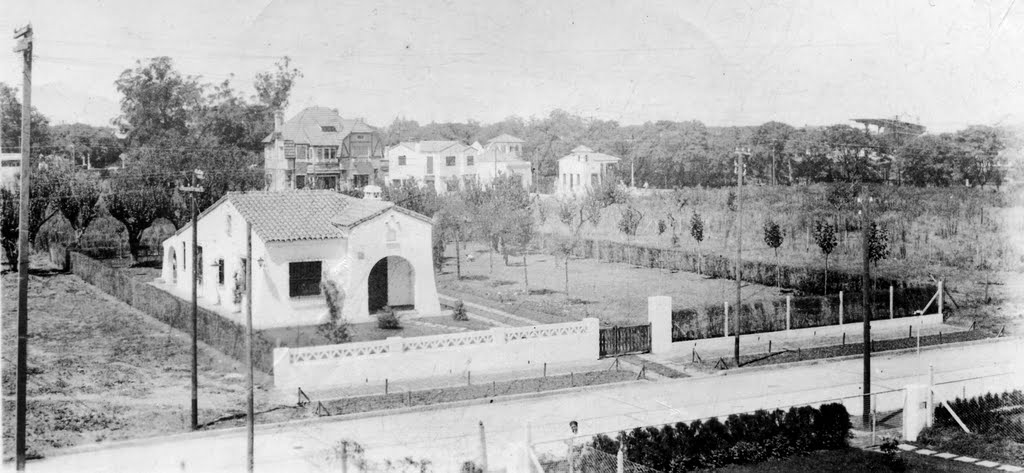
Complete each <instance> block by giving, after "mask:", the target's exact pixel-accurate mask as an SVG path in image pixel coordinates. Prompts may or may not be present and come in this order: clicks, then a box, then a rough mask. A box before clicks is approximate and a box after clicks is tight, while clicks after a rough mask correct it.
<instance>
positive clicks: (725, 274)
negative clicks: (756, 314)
mask: <svg viewBox="0 0 1024 473" xmlns="http://www.w3.org/2000/svg"><path fill="white" fill-rule="evenodd" d="M567 240H568V237H564V236H560V235H553V234H542V235H539V236H538V238H537V244H538V246H539V247H540V249H541V250H543V251H547V252H553V251H554V250H555V249H556V248H558V246H559V242H562V241H567ZM573 254H574V256H576V257H581V258H594V259H597V260H600V261H608V262H613V263H628V264H632V265H636V266H643V267H648V268H662V269H674V270H677V271H689V272H694V273H696V272H697V269H698V267H697V264H698V255H697V254H696V253H691V252H688V251H685V250H683V249H679V248H658V247H651V246H645V245H640V244H632V243H621V242H615V241H608V240H594V239H582V240H580V242H579V245H578V246H577V247H576V249H575V251H574V253H573ZM776 266H777V267H776ZM742 269H743V271H742V274H741V276H742V277H743V280H744V281H748V282H752V283H756V284H762V285H765V286H776V285H780V286H782V287H786V288H792V289H796V290H799V291H802V292H805V293H808V294H822V293H824V292H825V291H824V289H825V273H824V271H822V270H820V269H818V268H807V267H805V266H790V265H786V264H779V265H776V264H774V263H764V262H759V261H743V268H742ZM701 270H702V271H701V272H702V273H703V274H705V275H707V276H710V277H713V278H718V279H735V277H736V276H735V261H734V260H733V259H731V258H726V257H724V256H721V255H704V256H703V265H702V266H701ZM874 282H875V285H876V287H881V288H888V287H889V286H894V287H895V288H898V289H901V290H906V291H921V292H924V293H927V294H928V295H929V297H930V296H931V294H933V293H934V292H935V286H931V285H920V286H915V285H908V284H907V283H906V282H905V281H896V280H888V279H884V278H875V279H874ZM860 285H861V275H860V273H855V274H851V273H846V272H839V271H832V270H830V271H829V272H828V290H829V292H830V293H834V292H838V291H846V292H849V293H852V292H855V291H859V290H860Z"/></svg>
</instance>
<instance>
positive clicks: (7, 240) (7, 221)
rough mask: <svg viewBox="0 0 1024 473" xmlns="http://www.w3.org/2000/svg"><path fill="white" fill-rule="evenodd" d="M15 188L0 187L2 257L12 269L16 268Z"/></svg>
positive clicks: (16, 206)
mask: <svg viewBox="0 0 1024 473" xmlns="http://www.w3.org/2000/svg"><path fill="white" fill-rule="evenodd" d="M19 198H20V195H19V193H18V192H17V190H13V191H12V190H11V189H8V188H7V187H0V243H3V250H4V258H5V259H6V260H7V264H9V265H10V266H11V268H12V269H14V270H17V269H18V211H19V208H18V199H19Z"/></svg>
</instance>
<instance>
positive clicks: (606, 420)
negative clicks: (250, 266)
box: [28, 339, 1024, 471]
mask: <svg viewBox="0 0 1024 473" xmlns="http://www.w3.org/2000/svg"><path fill="white" fill-rule="evenodd" d="M1019 345H1020V340H1017V339H1007V340H1005V341H1000V342H997V343H986V344H977V345H970V346H964V347H957V348H946V349H941V350H927V351H922V353H921V354H920V355H916V354H902V355H883V356H879V357H876V358H875V359H874V360H873V368H874V369H873V372H874V373H873V379H874V383H875V384H874V386H873V390H874V391H876V392H879V391H888V390H893V389H898V388H902V387H903V386H905V385H907V384H913V383H923V382H926V381H927V373H928V365H929V364H932V365H934V367H935V372H936V383H937V384H939V385H940V386H939V391H940V392H946V393H949V394H953V393H957V394H959V393H961V392H966V394H968V395H974V394H977V393H980V392H985V391H988V390H1000V389H1006V388H1009V387H1024V376H1022V370H1021V369H1020V363H1019V361H1020V360H1021V356H1022V353H1021V351H1020V348H1019ZM861 377H862V372H861V361H860V360H851V361H842V362H834V363H819V364H813V365H802V366H796V367H789V368H781V369H767V370H749V371H740V372H733V373H730V374H725V375H719V376H706V377H697V378H685V379H677V380H661V381H658V382H638V383H636V384H631V385H627V386H621V385H620V386H616V387H602V388H596V389H591V390H586V391H577V392H567V393H563V394H558V395H550V396H544V397H537V398H529V399H520V400H516V401H495V402H494V403H493V404H478V405H473V406H469V407H461V408H440V409H435V410H429V411H423V412H406V413H402V414H394V413H393V414H391V415H381V416H375V417H367V418H362V419H352V420H345V419H333V420H328V421H319V422H305V423H295V424H287V425H274V426H265V427H260V428H258V429H257V438H256V452H257V454H256V469H257V470H258V471H325V470H329V469H330V468H331V466H330V463H329V461H328V460H327V456H328V455H327V450H328V449H329V448H330V447H332V446H333V445H336V443H337V441H339V440H342V439H350V440H355V441H357V442H358V443H360V444H361V445H362V446H363V447H364V448H365V449H366V457H367V458H368V459H371V460H375V459H385V458H389V459H399V458H404V457H406V456H411V457H414V458H428V459H430V460H432V461H433V463H434V465H435V469H434V470H435V471H456V470H457V466H458V465H460V464H461V463H462V462H463V461H465V460H475V459H476V458H478V457H477V456H478V452H479V427H478V422H480V421H483V423H484V425H485V426H486V432H487V444H488V456H489V459H490V464H491V467H492V468H494V467H500V466H502V465H504V464H505V462H506V461H507V459H506V455H505V453H506V452H508V451H509V450H510V446H511V445H512V444H513V443H514V442H519V441H522V439H523V438H524V437H525V435H524V428H523V426H524V425H525V424H526V423H529V424H530V425H531V433H532V438H533V440H534V441H535V442H552V441H557V440H559V439H561V438H564V437H566V435H567V434H568V423H569V421H570V420H573V419H575V420H577V421H579V423H580V433H581V434H585V435H586V434H593V433H598V432H612V431H617V430H620V429H625V428H632V427H636V426H644V425H650V424H660V423H667V422H676V421H681V420H690V419H694V418H702V417H709V416H716V415H724V414H729V413H735V412H744V411H751V410H755V409H759V408H772V407H785V406H790V405H800V404H814V403H820V402H828V401H833V400H841V402H843V403H844V404H845V405H846V407H847V409H848V410H850V412H851V413H854V414H856V413H859V412H860V403H861V400H860V398H859V394H860V392H861V379H862V378H861ZM967 378H977V379H974V380H972V381H968V382H964V383H950V384H942V383H947V382H949V381H955V380H961V379H967ZM879 403H880V404H883V406H882V407H881V408H882V409H890V408H896V407H898V406H899V405H901V403H902V394H899V395H898V396H896V395H890V396H886V395H884V394H883V395H882V398H881V399H879ZM557 445H558V444H557V443H549V444H547V445H546V446H542V449H549V450H557V449H558V448H559V447H557ZM562 448H564V447H562ZM244 458H245V437H244V431H243V430H231V431H224V432H217V433H212V434H211V433H204V434H202V435H181V436H176V437H172V438H166V439H162V440H159V441H156V440H154V441H148V442H144V443H140V444H139V445H128V446H120V447H116V448H106V449H102V450H96V451H89V452H81V453H76V454H67V455H60V456H54V457H50V458H47V459H43V460H39V461H33V462H31V463H30V464H29V465H28V467H29V468H30V470H31V471H241V470H243V469H244V463H243V461H244Z"/></svg>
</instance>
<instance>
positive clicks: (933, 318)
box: [672, 314, 942, 353]
mask: <svg viewBox="0 0 1024 473" xmlns="http://www.w3.org/2000/svg"><path fill="white" fill-rule="evenodd" d="M730 323H731V322H730ZM939 324H942V314H928V315H918V316H914V317H902V318H898V319H882V320H874V319H872V320H871V330H897V329H903V330H908V331H909V330H913V331H914V333H915V334H916V333H918V330H920V328H921V327H925V326H934V325H939ZM729 330H730V332H729V336H718V337H714V338H704V339H699V340H686V341H681V342H674V343H672V349H673V350H689V349H691V348H692V349H695V350H697V352H698V353H700V352H703V351H718V350H728V349H731V348H733V346H734V344H735V338H734V336H733V335H734V334H733V333H732V326H731V325H730V326H729ZM844 333H845V334H847V335H850V336H854V335H861V334H863V333H864V325H863V320H862V321H861V322H853V321H848V322H846V323H844V324H842V325H838V324H837V325H826V326H821V327H808V328H797V329H790V330H785V328H783V329H782V330H776V331H773V332H759V333H747V332H740V339H741V340H744V341H746V342H748V343H750V342H752V339H753V342H754V343H767V342H768V340H771V341H773V342H775V343H780V342H786V341H789V340H807V339H810V338H814V337H837V336H841V335H843V334H844ZM781 348H782V347H780V349H781Z"/></svg>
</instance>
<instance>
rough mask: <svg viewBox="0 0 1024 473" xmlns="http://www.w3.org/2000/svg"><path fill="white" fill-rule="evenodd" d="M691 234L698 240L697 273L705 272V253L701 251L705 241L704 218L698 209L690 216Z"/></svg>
mask: <svg viewBox="0 0 1024 473" xmlns="http://www.w3.org/2000/svg"><path fill="white" fill-rule="evenodd" d="M690 236H691V237H693V239H694V240H696V241H697V274H704V270H703V269H702V268H703V262H704V255H703V254H701V251H700V244H701V242H703V241H704V219H703V218H702V217H701V216H700V214H699V213H697V212H696V211H694V212H693V215H692V216H690Z"/></svg>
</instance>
